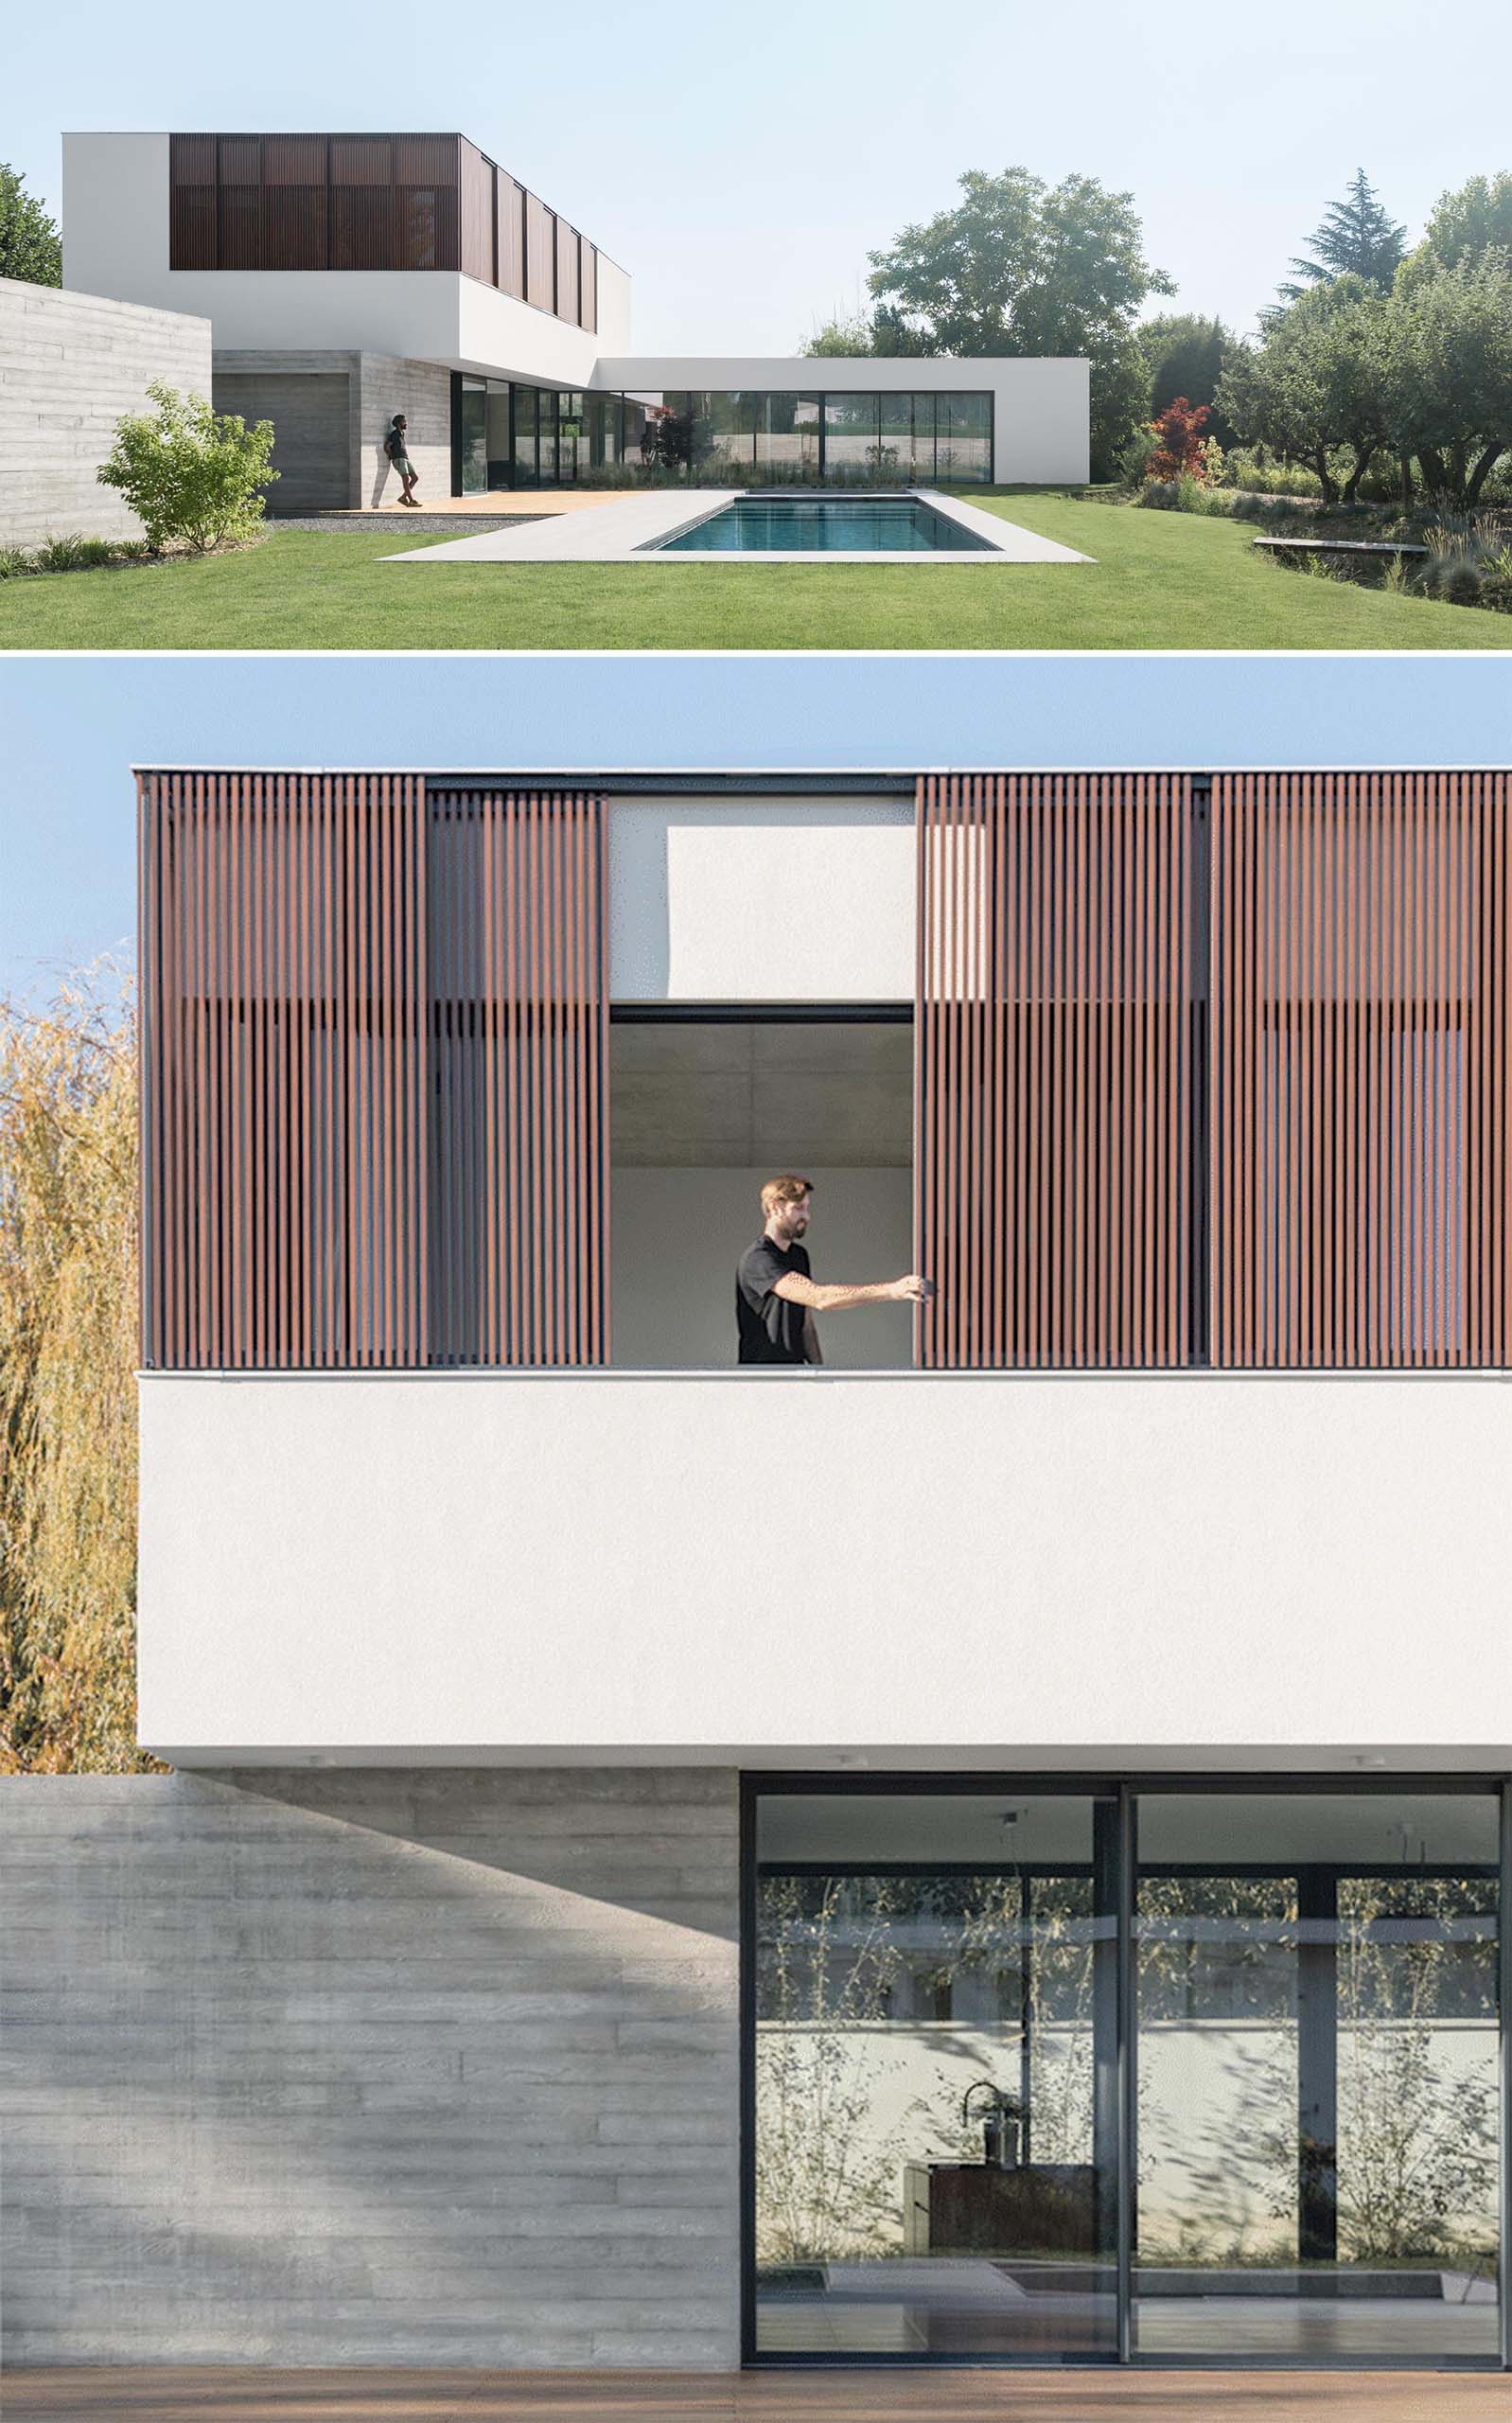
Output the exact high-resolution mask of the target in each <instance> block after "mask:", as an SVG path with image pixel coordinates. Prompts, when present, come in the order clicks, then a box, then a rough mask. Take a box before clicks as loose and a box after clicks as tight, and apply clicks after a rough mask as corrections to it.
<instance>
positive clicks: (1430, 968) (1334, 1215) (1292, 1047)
mask: <svg viewBox="0 0 1512 2423" xmlns="http://www.w3.org/2000/svg"><path fill="white" fill-rule="evenodd" d="M1508 790H1509V784H1508V778H1507V777H1506V776H1505V775H1504V774H1475V773H1427V774H1421V773H1419V774H1393V773H1386V774H1380V773H1369V774H1367V773H1333V774H1266V775H1223V776H1220V777H1218V778H1217V779H1216V781H1215V785H1214V798H1213V805H1214V854H1213V855H1214V904H1213V980H1214V990H1215V995H1216V997H1217V999H1218V1000H1219V1002H1220V1004H1221V1015H1220V1017H1218V1019H1217V1021H1216V1029H1215V1058H1214V1077H1215V1105H1214V1123H1213V1138H1212V1195H1213V1214H1214V1246H1215V1252H1214V1291H1215V1303H1214V1360H1215V1361H1217V1362H1220V1363H1224V1364H1238V1365H1262V1366H1265V1365H1305V1366H1316V1365H1344V1366H1350V1365H1371V1366H1375V1367H1380V1366H1399V1365H1405V1366H1413V1365H1424V1366H1427V1365H1438V1364H1450V1365H1453V1364H1464V1365H1477V1364H1479V1365H1487V1364H1501V1363H1503V1362H1504V1361H1505V1359H1506V1353H1507V1342H1508V1319H1509V1279H1512V1272H1509V1265H1508V1236H1507V1218H1506V1212H1507V1181H1508V1169H1507V1110H1508V1079H1509V1069H1508V1060H1507V1041H1508V1034H1507V1029H1508V1012H1509V1008H1512V999H1509V990H1508V962H1507V952H1508V925H1509V918H1512V891H1509V884H1512V864H1509V858H1508V851H1507V834H1506V822H1507V807H1508Z"/></svg>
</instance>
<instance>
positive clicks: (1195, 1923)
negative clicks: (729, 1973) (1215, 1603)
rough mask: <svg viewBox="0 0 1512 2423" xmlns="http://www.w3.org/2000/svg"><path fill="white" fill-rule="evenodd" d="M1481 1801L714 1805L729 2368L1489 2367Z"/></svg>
mask: <svg viewBox="0 0 1512 2423" xmlns="http://www.w3.org/2000/svg"><path fill="white" fill-rule="evenodd" d="M1502 1797H1503V1795H1502V1791H1501V1789H1500V1788H1499V1787H1496V1786H1487V1785H1465V1786H1458V1785H1456V1784H1454V1783H1452V1782H1445V1781H1441V1780H1440V1781H1433V1782H1430V1781H1427V1780H1426V1779H1425V1780H1419V1781H1415V1782H1414V1781H1409V1780H1406V1779H1403V1780H1401V1781H1399V1782H1397V1783H1396V1784H1395V1785H1386V1784H1384V1783H1382V1784H1380V1785H1378V1786H1374V1787H1372V1788H1369V1789H1366V1788H1364V1787H1363V1786H1362V1787H1360V1788H1354V1787H1349V1786H1344V1785H1334V1786H1331V1787H1325V1788H1317V1787H1315V1786H1313V1785H1310V1784H1308V1783H1306V1782H1302V1781H1299V1782H1298V1783H1297V1784H1296V1785H1295V1786H1294V1787H1292V1786H1287V1787H1280V1786H1276V1787H1272V1786H1270V1785H1267V1786H1266V1787H1265V1788H1263V1789H1250V1790H1239V1789H1235V1790H1228V1791H1213V1790H1211V1789H1203V1788H1200V1787H1198V1786H1195V1785H1193V1786H1187V1785H1183V1786H1182V1787H1180V1788H1175V1787H1172V1786H1170V1785H1169V1784H1167V1783H1165V1782H1164V1781H1162V1783H1161V1784H1160V1786H1159V1787H1158V1788H1155V1789H1148V1790H1147V1789H1145V1788H1143V1787H1142V1786H1141V1785H1140V1784H1139V1783H1138V1781H1137V1780H1124V1781H1122V1782H1120V1781H1119V1780H1117V1779H1116V1778H1110V1779H1109V1780H1108V1781H1107V1783H1106V1784H1104V1785H1099V1786H1098V1787H1097V1788H1093V1789H1089V1788H1087V1787H1086V1786H1085V1785H1084V1784H1081V1783H1080V1782H1079V1783H1077V1784H1076V1785H1074V1786H1073V1785H1072V1784H1070V1783H1068V1784H1067V1785H1066V1787H1065V1788H1064V1790H1063V1789H1060V1788H1058V1787H1057V1786H1055V1785H1054V1784H1053V1783H1050V1782H1047V1781H1046V1779H1044V1778H1039V1777H1035V1778H1032V1779H1029V1780H1028V1781H1026V1782H1024V1783H1023V1784H1022V1785H1021V1784H1020V1783H1019V1781H1018V1780H1017V1779H1016V1778H1014V1777H1007V1776H1005V1777H991V1778H982V1777H972V1778H970V1780H969V1783H963V1781H962V1779H959V1778H955V1777H938V1778H918V1777H914V1778H908V1779H903V1778H878V1779H875V1780H872V1779H870V1778H867V1779H851V1778H846V1779H843V1780H842V1779H836V1778H833V1777H826V1778H823V1779H822V1780H821V1779H818V1778H813V1777H802V1778H798V1777H795V1778H788V1779H782V1780H774V1781H772V1782H769V1783H768V1782H765V1781H764V1780H762V1779H761V1778H751V1779H749V1780H748V1781H747V1820H746V1844H747V1853H746V1855H747V1887H746V1890H747V1904H746V1907H747V1923H746V1979H747V1982H746V2012H747V2030H746V2060H747V2131H748V2139H749V2145H748V2152H749V2163H748V2171H749V2180H750V2201H749V2205H748V2210H747V2254H748V2265H747V2353H748V2354H749V2355H750V2356H751V2357H753V2358H754V2359H756V2360H759V2361H825V2360H828V2361H858V2360H875V2361H887V2360H892V2361H915V2362H918V2361H928V2360H930V2359H935V2360H939V2361H946V2362H948V2361H963V2360H967V2359H974V2358H975V2359H978V2360H996V2361H1009V2362H1011V2361H1023V2362H1038V2363H1045V2362H1053V2361H1070V2362H1076V2361H1094V2362H1095V2361H1116V2360H1118V2359H1119V2358H1122V2359H1124V2360H1126V2361H1130V2360H1132V2361H1145V2362H1151V2363H1201V2364H1222V2363H1231V2362H1232V2363H1247V2364H1264V2363H1267V2362H1270V2363H1280V2364H1293V2365H1296V2364H1309V2365H1310V2364H1317V2365H1325V2366H1327V2365H1344V2366H1347V2365H1370V2364H1386V2365H1391V2364H1428V2365H1449V2366H1454V2365H1495V2364H1497V2363H1498V2362H1500V2361H1502V2353H1503V2317H1502V2312H1501V2306H1500V2298H1499V2286H1498V2283H1499V2275H1500V2256H1499V2247H1500V2236H1501V2232H1500V2218H1499V2217H1500V2212H1501V2208H1502V2184H1503V2145H1504V2140H1505V2135H1506V2129H1507V2120H1506V2115H1505V2113H1504V2112H1503V2098H1502V2092H1501V2078H1502V2044H1501V2003H1502V1990H1501V1976H1502V1955H1501V1949H1500V1907H1501V1895H1502V1889H1503V1857H1504V1853H1503V1834H1504V1831H1505V1830H1504V1828H1503V1811H1502Z"/></svg>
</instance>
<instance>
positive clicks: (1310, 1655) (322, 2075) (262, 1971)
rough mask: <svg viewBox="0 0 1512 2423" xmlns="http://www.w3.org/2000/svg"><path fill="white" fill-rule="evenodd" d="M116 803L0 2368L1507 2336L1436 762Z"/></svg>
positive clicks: (221, 781)
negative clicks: (765, 1284) (71, 1659)
mask: <svg viewBox="0 0 1512 2423" xmlns="http://www.w3.org/2000/svg"><path fill="white" fill-rule="evenodd" d="M139 787H140V799H141V881H142V893H141V899H142V927H141V967H142V1016H143V1105H142V1108H143V1131H142V1133H143V1219H144V1232H143V1233H144V1258H143V1340H142V1366H143V1368H142V1373H141V1387H140V1402H141V1569H140V1618H139V1620H140V1710H139V1724H140V1734H141V1739H142V1742H144V1744H145V1745H147V1746H148V1747H149V1748H150V1749H152V1750H154V1751H156V1752H157V1753H158V1754H159V1755H160V1756H161V1757H162V1758H163V1759H164V1760H167V1761H169V1762H171V1765H172V1767H173V1769H174V1773H172V1774H171V1775H169V1776H165V1777H130V1778H103V1779H92V1778H87V1777H57V1778H49V1777H42V1778H29V1777H28V1778H26V1780H25V1782H24V1783H20V1784H14V1783H13V1784H10V1785H0V1812H3V1818H4V1827H5V1830H6V1831H7V1833H8V1837H9V1842H10V1844H11V1851H10V1853H9V1856H8V1860H7V1863H6V1867H7V1873H8V1877H9V1880H10V1881H9V1884H8V1891H9V1892H12V1893H13V1894H14V1896H15V1898H14V1900H13V1901H9V1903H8V1905H7V1915H6V1917H5V1921H4V1923H5V1928H6V1944H7V1954H8V1971H9V1977H8V1985H9V1986H10V1987H12V1988H13V1989H14V1990H16V1991H17V1993H18V1994H19V1995H20V1996H21V1997H22V1998H23V2000H24V2004H25V2021H24V2025H23V2028H22V2034H21V2036H20V2038H19V2039H18V2040H17V2043H16V2050H17V2051H18V2053H19V2054H20V2056H21V2059H22V2062H23V2069H24V2082H25V2089H26V2091H25V2093H24V2095H23V2096H21V2098H20V2101H19V2104H18V2106H17V2109H16V2113H15V2119H14V2123H13V2126H12V2129H11V2133H10V2143H9V2153H8V2175H9V2185H8V2202H7V2203H6V2206H5V2217H6V2221H7V2226H8V2230H9V2233H10V2238H11V2244H10V2246H9V2250H8V2254H7V2266H6V2280H7V2303H6V2321H7V2328H8V2333H9V2340H8V2346H9V2353H10V2356H11V2359H12V2361H18V2362H26V2361H59V2360H62V2359H65V2358H66V2359H69V2360H72V2361H101V2362H108V2361H131V2360H132V2358H133V2357H139V2358H141V2359H142V2360H144V2361H146V2360H148V2359H149V2358H150V2359H151V2360H153V2361H163V2360H164V2358H165V2355H166V2354H171V2355H172V2356H173V2357H175V2358H176V2359H177V2360H178V2361H203V2362H229V2361H260V2362H287V2363H299V2362H307V2361H310V2362H314V2361H319V2362H325V2363H331V2362H334V2363H351V2364H359V2363H363V2362H371V2363H389V2364H424V2363H427V2362H431V2363H441V2364H448V2365H462V2366H467V2365H519V2366H574V2365H575V2366H588V2367H614V2366H638V2365H661V2366H670V2367H673V2368H687V2369H707V2370H731V2369H733V2368H735V2367H738V2366H741V2365H750V2366H760V2365H788V2366H794V2367H803V2366H813V2365H822V2364H827V2363H837V2362H838V2363H849V2364H855V2363H870V2364H877V2365H888V2364H891V2365H915V2366H923V2367H928V2366H932V2365H941V2364H958V2363H962V2362H973V2363H997V2364H1005V2365H1012V2364H1024V2363H1029V2364H1038V2365H1045V2364H1062V2363H1064V2364H1117V2363H1131V2362H1132V2363H1146V2364H1190V2363H1201V2364H1204V2365H1212V2366H1222V2365H1228V2364H1244V2365H1252V2366H1253V2365H1261V2364H1273V2365H1277V2366H1286V2365H1296V2364H1302V2363H1307V2364H1309V2365H1312V2366H1316V2365H1319V2364H1324V2365H1327V2364H1338V2365H1341V2366H1350V2365H1363V2366H1381V2365H1387V2366H1419V2367H1424V2368H1427V2369H1430V2370H1435V2369H1436V2370H1446V2369H1451V2368H1463V2367H1484V2368H1498V2367H1503V2368H1504V2367H1506V2366H1507V2364H1508V2362H1509V2360H1512V2345H1509V2322H1508V2309H1507V2304H1506V2300H1505V2298H1504V2296H1503V2293H1502V2290H1501V2286H1500V2284H1501V2282H1502V2279H1503V2268H1502V2257H1501V2249H1502V2247H1503V2246H1504V2244H1505V2243H1506V2242H1507V2232H1508V2219H1509V2217H1508V2195H1509V2183H1512V2160H1509V2147H1508V2134H1509V2112H1512V2097H1509V2094H1508V2085H1509V2060H1512V2029H1509V2027H1508V2024H1507V2015H1508V2008H1509V1996H1508V1985H1509V1969H1508V1949H1507V1941H1508V1939H1507V1936H1506V1933H1505V1931H1504V1926H1503V1910H1504V1908H1505V1901H1506V1894H1507V1891H1508V1888H1509V1883H1512V1781H1509V1778H1512V1645H1509V1631H1508V1625H1507V1620H1506V1611H1507V1606H1508V1602H1509V1595H1512V1535H1509V1528H1508V1523H1507V1518H1506V1469H1507V1439H1508V1404H1509V1399H1508V1394H1507V1377H1508V1361H1509V1344H1512V1199H1509V1170H1512V1163H1509V1158H1508V1155H1509V1141H1512V1140H1509V1131H1508V1090H1507V1087H1508V1070H1509V1068H1512V872H1509V871H1512V832H1509V820H1512V775H1509V773H1508V772H1507V771H1506V770H1505V769H1500V770H1497V769H1482V770H1476V769H1458V770H1451V769H1433V770H1423V769H1415V770H1403V771H1401V772H1396V773H1393V772H1381V771H1379V770H1375V771H1359V770H1351V769H1290V770H1279V771H1278V770H1275V769H1272V770H1244V769H1225V768H1213V769H1200V768H1197V769H1194V768H1190V767H1187V768H1175V767H1172V768H1165V769H1162V768H1154V769H1148V768H1147V769H1129V770H1127V771H1125V772H1115V773H1109V772H1089V773H1080V772H1077V771H1074V770H1071V771H1064V770H1063V771H1053V772H1046V771H1036V770H1034V769H1022V768H1021V769H1014V768H1011V767H1005V768H1003V769H960V770H952V769H921V768H903V769H897V770H896V771H894V772H891V773H888V774H879V773H877V772H875V771H871V772H867V773H857V774H855V775H853V776H845V775H835V774H833V773H828V774H818V773H816V774H809V775H804V774H783V775H764V774H761V773H756V772H748V771H725V772H721V773H706V774H688V773H682V774H677V775H670V774H659V773H657V772H654V771H640V772H624V771H615V770H612V769H602V770H592V769H579V770H575V771H570V772H564V771H563V770H561V769H554V770H553V769H546V770H541V769H530V768H524V767H517V768H509V769H472V770H465V769H464V770H458V769H444V768H443V769H435V770H433V771H429V772H428V771H424V770H417V769H377V770H375V769H365V770H358V769H329V768H308V769H266V768H265V769H249V768H245V767H243V768H205V767H190V768H172V767H169V768H149V769H144V770H143V771H142V773H141V774H140V776H139ZM780 1173H790V1174H795V1175H797V1176H800V1177H806V1178H808V1179H809V1180H811V1181H812V1201H811V1209H812V1224H811V1227H810V1229H809V1232H808V1237H807V1247H808V1250H809V1253H810V1256H811V1260H812V1268H813V1276H814V1279H815V1280H816V1281H817V1282H825V1283H827V1282H840V1281H851V1282H867V1281H876V1280H884V1279H890V1278H894V1277H896V1276H898V1275H899V1274H902V1273H905V1272H908V1271H914V1272H918V1273H921V1274H923V1276H924V1277H925V1278H927V1279H928V1280H929V1281H930V1282H931V1283H932V1287H933V1293H932V1295H931V1297H930V1299H929V1300H928V1301H927V1303H925V1304H923V1305H921V1306H919V1307H917V1308H915V1307H914V1306H912V1305H910V1304H908V1303H905V1302H901V1301H898V1302H890V1301H889V1302H882V1303H874V1304H870V1305H866V1306H861V1307H854V1308H851V1309H846V1310H824V1309H820V1310H819V1312H818V1314H817V1315H816V1321H817V1328H818V1336H819V1343H820V1345H821V1348H822V1353H823V1358H824V1359H823V1362H822V1364H821V1365H817V1364H815V1363H813V1362H812V1361H804V1362H800V1363H791V1362H789V1363H767V1364H749V1363H747V1364H738V1363H737V1361H736V1336H737V1325H736V1309H735V1289H736V1278H735V1274H736V1267H737V1265H738V1264H739V1263H740V1261H741V1258H742V1256H743V1254H744V1253H745V1251H746V1249H747V1247H749V1246H750V1245H751V1244H752V1242H753V1241H754V1240H755V1239H756V1238H757V1236H758V1232H759V1230H760V1229H761V1225H762V1218H763V1214H762V1210H761V1206H760V1200H759V1195H760V1189H761V1186H762V1184H763V1182H764V1180H765V1179H766V1178H768V1177H770V1176H774V1175H776V1174H780ZM900 2411H902V2410H900Z"/></svg>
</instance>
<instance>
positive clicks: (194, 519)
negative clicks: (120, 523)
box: [98, 380, 278, 555]
mask: <svg viewBox="0 0 1512 2423" xmlns="http://www.w3.org/2000/svg"><path fill="white" fill-rule="evenodd" d="M147 392H148V394H149V396H150V397H151V398H152V401H153V403H154V404H155V405H156V407H157V410H156V412H155V413H152V414H148V413H127V414H125V415H124V416H123V417H122V418H121V419H120V420H118V421H117V422H116V424H115V444H114V448H113V450H112V451H111V454H110V458H109V460H108V461H107V462H105V463H102V464H101V466H100V469H99V474H98V476H99V478H100V480H101V482H102V483H103V485H104V486H106V487H113V488H117V489H119V491H120V493H121V495H122V496H123V497H124V498H125V500H126V502H127V504H129V505H130V506H131V507H132V511H133V512H134V513H135V514H136V516H137V518H138V520H139V521H140V522H141V524H142V527H143V529H144V530H145V531H146V533H147V537H148V542H149V545H150V546H151V547H152V548H153V549H154V550H161V549H162V548H164V547H165V546H167V545H168V544H169V543H170V542H172V541H174V540H177V541H179V542H180V543H181V544H182V545H184V546H186V547H187V548H188V549H189V550H190V551H191V553H193V554H195V555H204V554H207V553H208V552H209V550H210V549H211V548H212V547H223V546H226V545H228V544H230V543H231V542H232V541H233V540H235V539H249V538H251V537H253V536H254V535H255V531H256V527H257V524H258V522H259V521H260V520H261V518H262V512H263V504H264V499H263V495H262V490H263V489H264V488H265V487H266V486H268V484H269V482H270V481H272V480H275V479H276V478H277V477H278V474H277V472H276V471H275V470H274V469H273V466H272V459H271V458H272V455H273V423H272V421H271V420H260V421H258V422H257V423H256V424H255V427H254V428H252V429H249V428H248V427H247V425H246V423H245V421H244V420H242V419H241V418H240V416H239V415H237V414H234V413H228V414H220V413H217V412H216V411H215V409H214V407H213V406H212V405H211V404H210V403H209V402H207V400H206V399H205V398H204V397H203V396H181V395H180V394H179V392H178V390H177V389H176V388H174V387H170V386H169V385H168V384H167V381H166V380H154V381H153V383H152V385H151V386H150V387H149V389H148V391H147Z"/></svg>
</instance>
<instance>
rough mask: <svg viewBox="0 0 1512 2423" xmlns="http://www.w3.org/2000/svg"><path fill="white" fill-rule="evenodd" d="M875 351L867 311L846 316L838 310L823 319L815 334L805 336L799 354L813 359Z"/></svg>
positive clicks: (820, 359) (818, 359)
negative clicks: (849, 316)
mask: <svg viewBox="0 0 1512 2423" xmlns="http://www.w3.org/2000/svg"><path fill="white" fill-rule="evenodd" d="M875 350H876V347H875V345H874V343H873V341H872V328H871V322H870V319H869V318H868V317H867V314H866V313H865V312H864V311H857V312H855V313H853V316H852V317H851V318H850V319H846V318H844V317H843V315H842V314H841V313H840V312H838V311H835V312H832V314H831V315H830V317H829V319H827V320H824V321H821V322H820V324H819V326H818V327H817V328H815V330H814V331H813V333H812V335H810V336H806V337H805V338H804V339H803V342H802V344H801V345H800V346H799V351H800V354H804V355H806V356H807V357H808V358H809V359H810V360H811V361H824V360H828V359H832V358H834V359H837V358H839V357H841V356H846V355H854V354H868V353H873V352H875Z"/></svg>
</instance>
